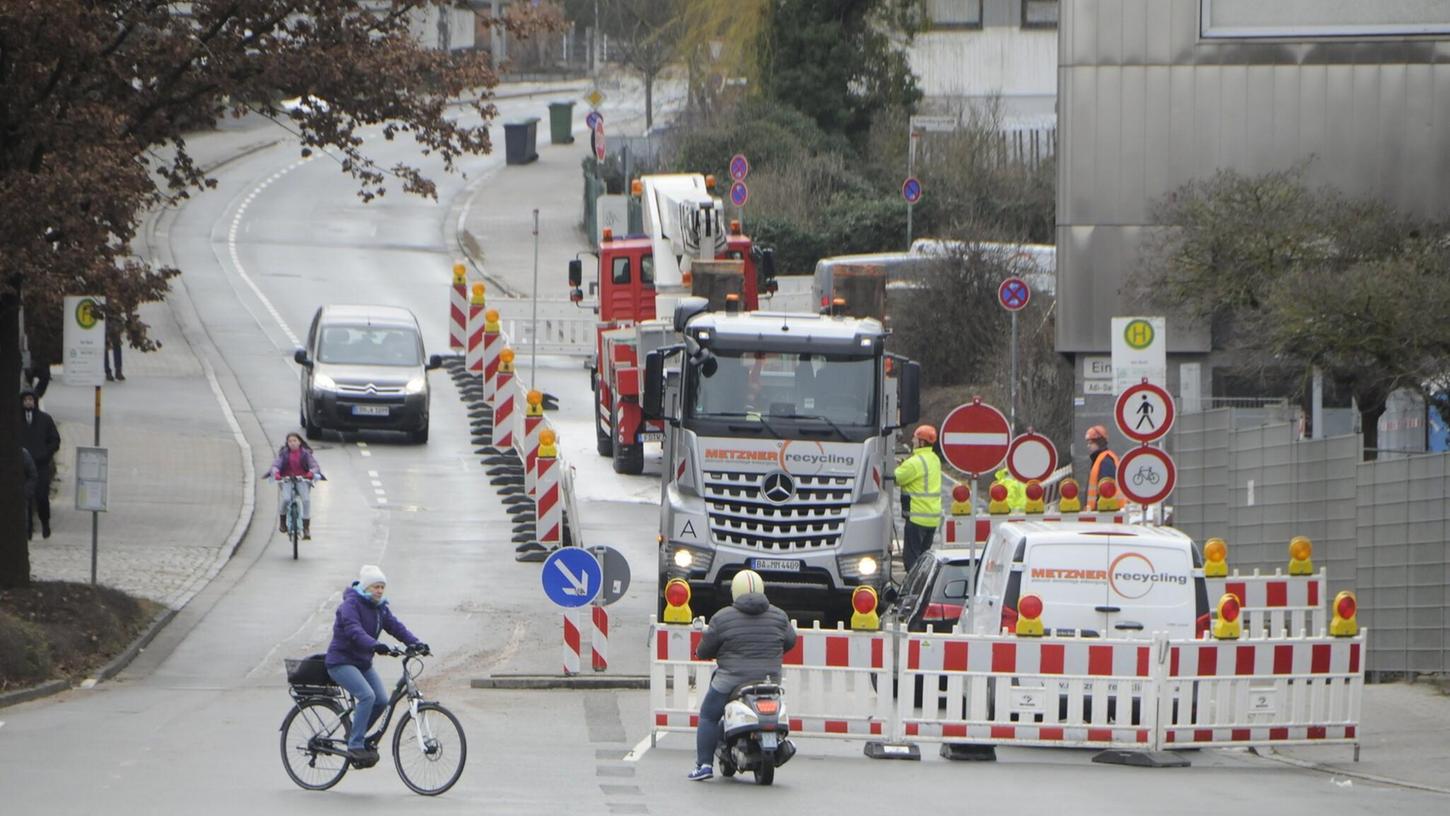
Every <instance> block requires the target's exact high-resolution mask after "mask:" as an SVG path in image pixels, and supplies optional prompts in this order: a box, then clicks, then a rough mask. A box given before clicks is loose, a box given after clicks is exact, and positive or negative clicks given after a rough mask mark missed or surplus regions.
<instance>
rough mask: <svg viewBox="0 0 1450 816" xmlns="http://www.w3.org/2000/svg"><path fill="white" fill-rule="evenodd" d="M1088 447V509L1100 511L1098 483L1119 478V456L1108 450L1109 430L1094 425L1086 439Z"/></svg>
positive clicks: (1089, 429) (1088, 430)
mask: <svg viewBox="0 0 1450 816" xmlns="http://www.w3.org/2000/svg"><path fill="white" fill-rule="evenodd" d="M1084 441H1085V442H1087V447H1088V462H1089V467H1088V485H1087V488H1088V489H1087V509H1089V510H1096V509H1098V482H1099V481H1101V480H1103V479H1116V478H1118V455H1117V454H1115V453H1113V452H1112V451H1110V450H1108V429H1107V428H1104V427H1103V426H1101V425H1094V426H1092V427H1091V428H1088V429H1087V434H1086V435H1085V437H1084Z"/></svg>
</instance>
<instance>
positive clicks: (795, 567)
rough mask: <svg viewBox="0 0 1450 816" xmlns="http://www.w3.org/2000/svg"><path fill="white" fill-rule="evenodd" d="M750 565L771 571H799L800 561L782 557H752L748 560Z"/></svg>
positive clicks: (753, 567)
mask: <svg viewBox="0 0 1450 816" xmlns="http://www.w3.org/2000/svg"><path fill="white" fill-rule="evenodd" d="M750 567H751V568H752V569H758V570H770V571H771V572H800V571H801V562H799V561H790V560H787V559H784V558H754V559H751V561H750Z"/></svg>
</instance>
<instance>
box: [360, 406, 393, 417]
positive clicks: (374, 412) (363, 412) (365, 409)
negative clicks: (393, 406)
mask: <svg viewBox="0 0 1450 816" xmlns="http://www.w3.org/2000/svg"><path fill="white" fill-rule="evenodd" d="M352 415H353V416H387V415H388V406H386V405H354V406H353V407H352Z"/></svg>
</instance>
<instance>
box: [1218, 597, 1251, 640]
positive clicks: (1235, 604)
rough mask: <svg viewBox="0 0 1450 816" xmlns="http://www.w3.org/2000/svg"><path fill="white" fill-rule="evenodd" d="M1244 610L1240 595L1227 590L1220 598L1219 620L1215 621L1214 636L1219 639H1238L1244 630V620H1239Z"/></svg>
mask: <svg viewBox="0 0 1450 816" xmlns="http://www.w3.org/2000/svg"><path fill="white" fill-rule="evenodd" d="M1242 611H1243V608H1242V602H1241V601H1239V596H1237V595H1235V594H1233V593H1232V592H1225V593H1224V594H1223V597H1222V598H1219V599H1218V620H1216V621H1214V622H1213V636H1214V637H1215V638H1217V639H1218V640H1238V639H1239V635H1242V634H1243V631H1244V626H1243V621H1240V620H1239V615H1240V613H1241V612H1242Z"/></svg>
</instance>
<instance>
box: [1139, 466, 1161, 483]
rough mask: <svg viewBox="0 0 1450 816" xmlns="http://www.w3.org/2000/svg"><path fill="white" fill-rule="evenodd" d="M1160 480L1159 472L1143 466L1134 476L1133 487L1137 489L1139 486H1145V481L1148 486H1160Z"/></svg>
mask: <svg viewBox="0 0 1450 816" xmlns="http://www.w3.org/2000/svg"><path fill="white" fill-rule="evenodd" d="M1158 479H1159V476H1158V471H1156V470H1153V469H1152V468H1150V467H1148V466H1147V465H1143V466H1140V467H1139V468H1138V470H1137V472H1136V473H1134V474H1133V486H1134V487H1137V486H1139V485H1141V484H1143V482H1145V481H1146V482H1147V483H1148V484H1152V485H1155V484H1158Z"/></svg>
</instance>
